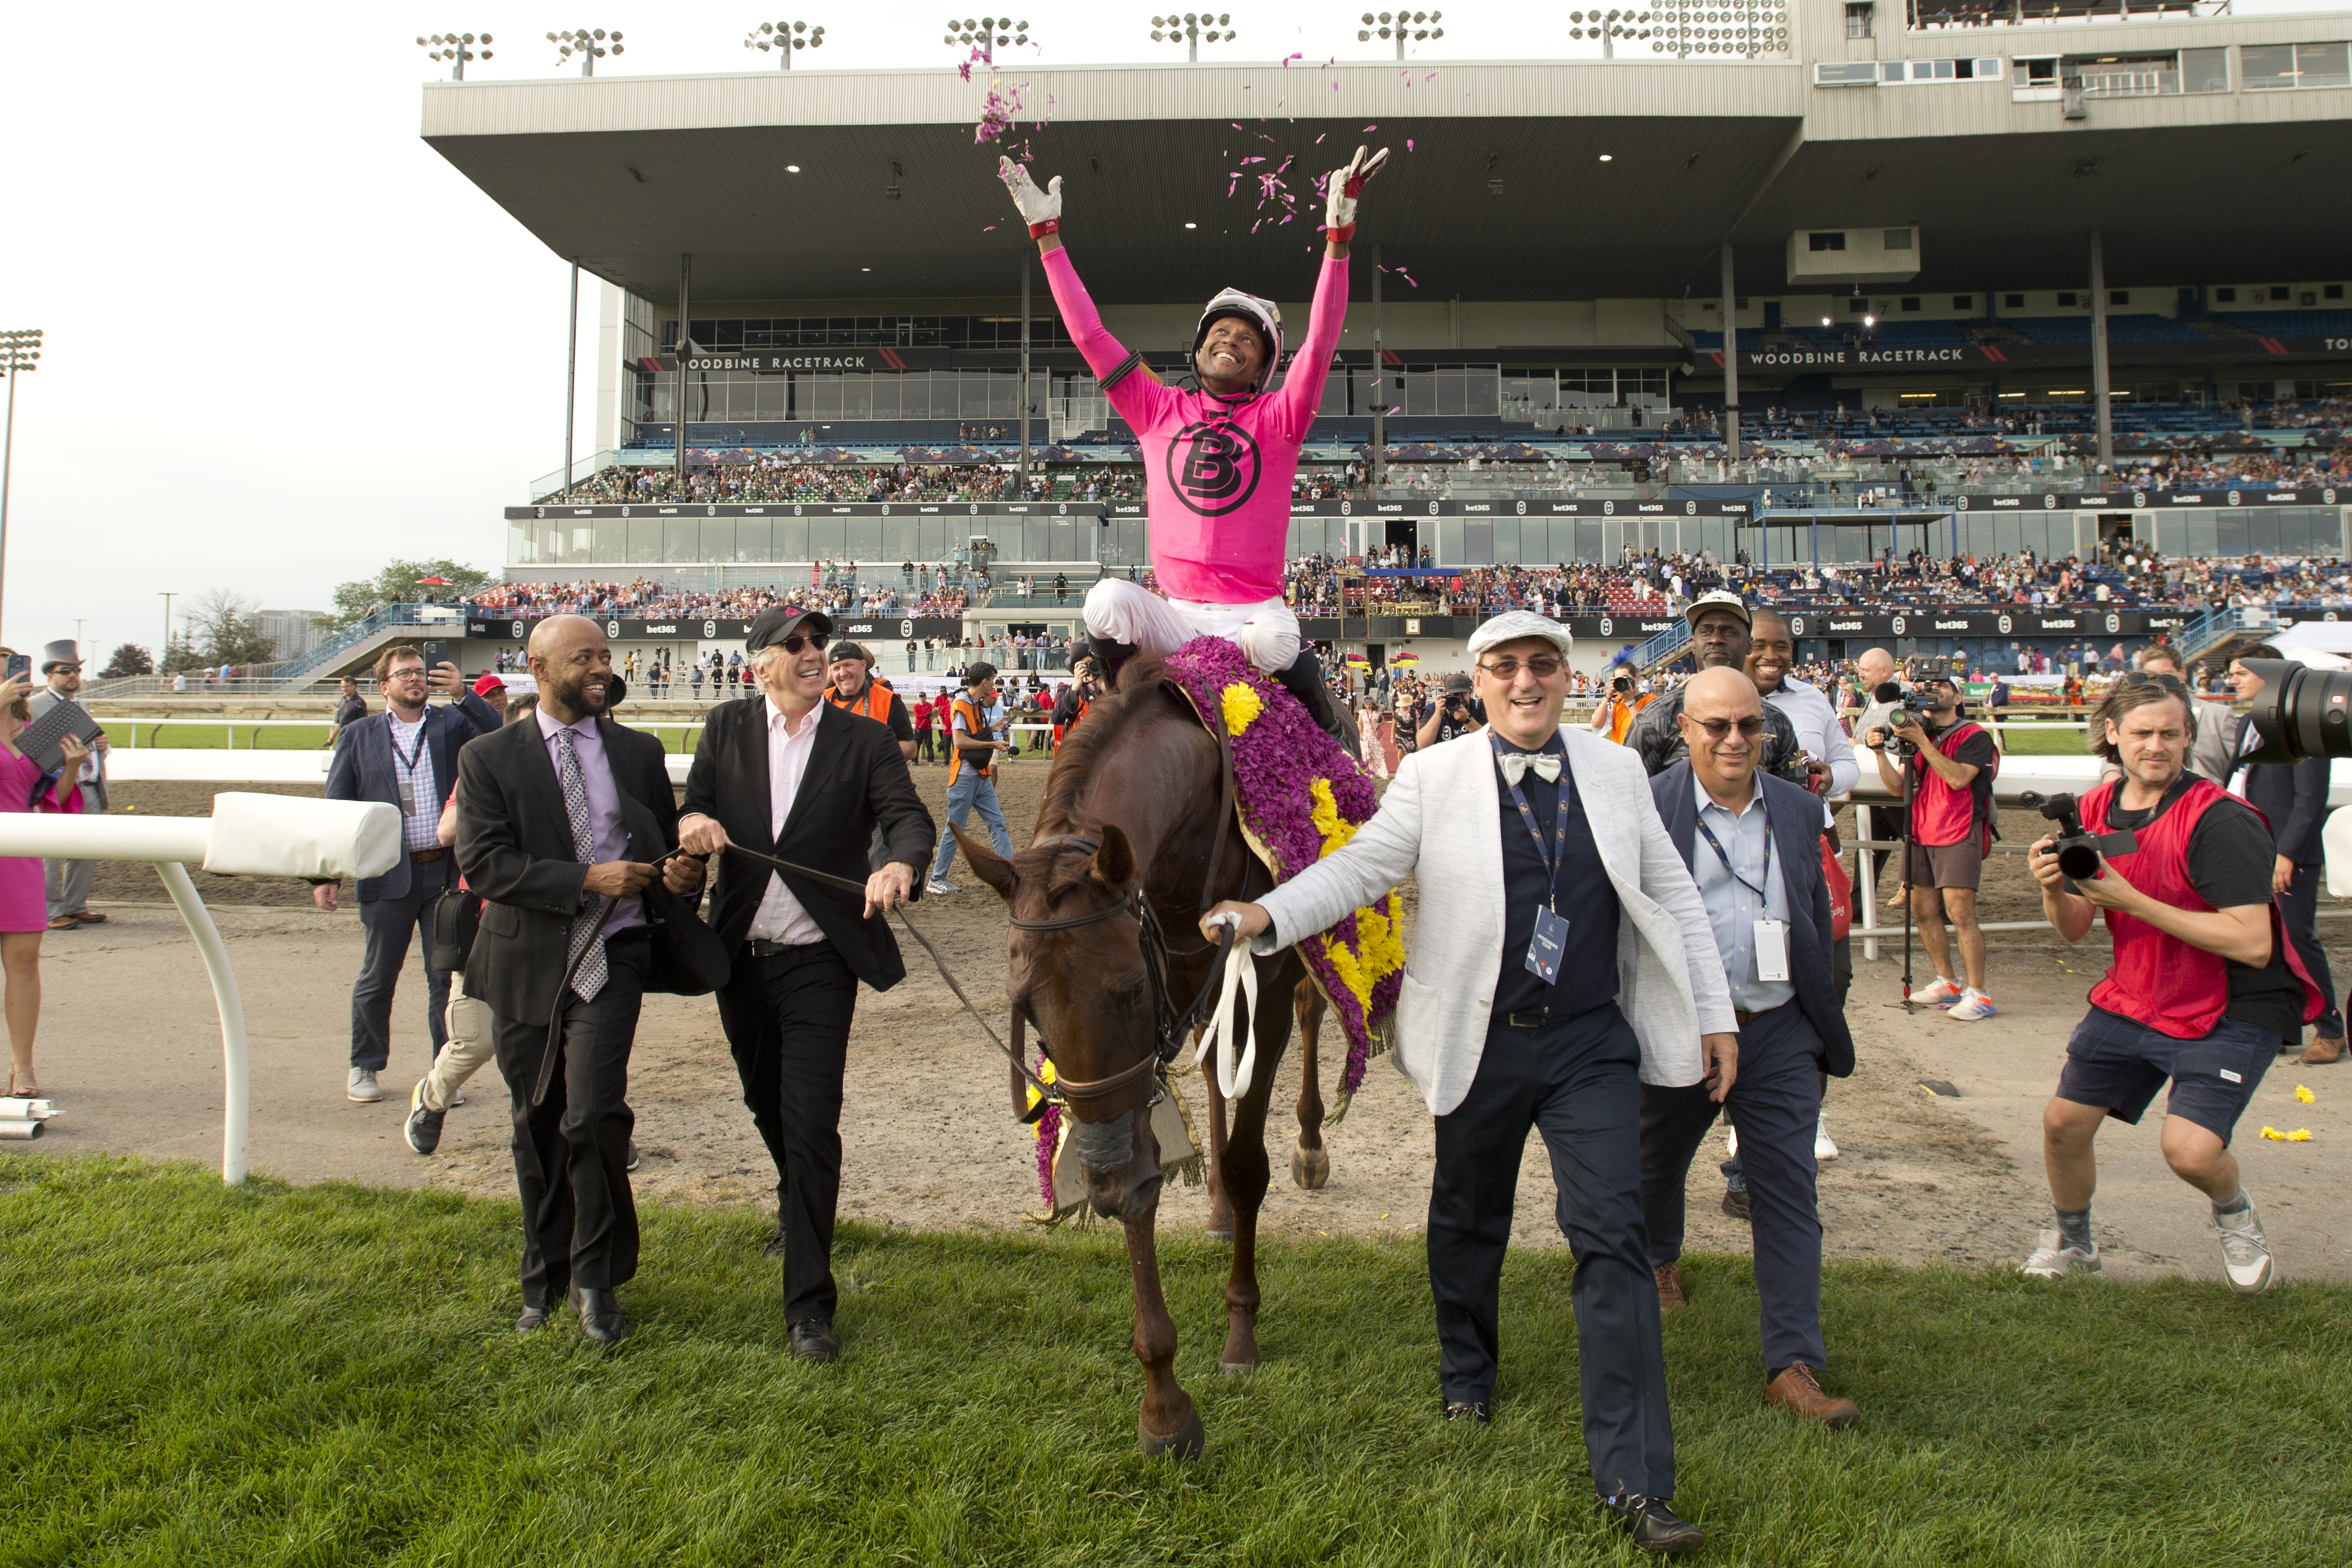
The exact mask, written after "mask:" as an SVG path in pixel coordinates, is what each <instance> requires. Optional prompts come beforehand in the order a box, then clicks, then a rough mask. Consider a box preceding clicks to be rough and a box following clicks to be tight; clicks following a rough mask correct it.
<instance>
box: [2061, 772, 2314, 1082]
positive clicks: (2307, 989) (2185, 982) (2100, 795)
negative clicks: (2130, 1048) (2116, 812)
mask: <svg viewBox="0 0 2352 1568" xmlns="http://www.w3.org/2000/svg"><path fill="white" fill-rule="evenodd" d="M2119 787H2120V785H2119V784H2117V782H2116V781H2115V780H2112V779H2110V780H2109V781H2108V782H2107V783H2105V784H2101V785H2100V786H2099V787H2098V788H2096V789H2095V790H2093V791H2091V793H2090V794H2088V795H2084V797H2083V800H2082V811H2083V826H2084V829H2085V830H2086V831H2088V832H2091V833H2105V831H2107V808H2108V806H2109V805H2112V804H2113V803H2114V801H2115V797H2116V790H2117V789H2118V788H2119ZM2230 798H2231V796H2230V795H2228V793H2227V792H2226V791H2224V790H2223V789H2222V788H2221V785H2219V784H2214V783H2212V782H2211V781H2210V780H2208V779H2193V780H2191V781H2190V783H2189V787H2188V788H2187V789H2186V790H2184V791H2182V792H2181V795H2180V797H2179V799H2178V800H2175V801H2174V802H2173V803H2172V805H2170V806H2169V807H2168V808H2167V809H2165V810H2164V811H2162V812H2160V813H2158V816H2157V818H2156V820H2155V821H2154V822H2151V823H2149V824H2148V825H2147V826H2145V827H2141V828H2138V829H2136V830H2135V833H2136V836H2137V838H2138V841H2139V847H2138V848H2137V850H2135V851H2133V852H2132V853H2131V854H2129V855H2111V856H2109V857H2107V863H2108V864H2109V865H2110V866H2113V867H2114V868H2116V870H2117V871H2119V872H2121V873H2122V874H2123V878H2124V879H2125V880H2126V881H2127V882H2129V883H2130V884H2131V885H2132V886H2133V887H2135V888H2137V889H2139V890H2140V891H2141V892H2143V893H2146V894H2147V896H2148V897H2149V898H2151V899H2154V900H2156V901H2157V902H2158V903H2160V904H2170V905H2171V906H2172V907H2173V908H2174V909H2177V910H2196V911H2198V912H2200V913H2202V912H2204V911H2206V910H2210V909H2211V908H2212V907H2213V906H2212V905H2211V904H2209V903H2207V902H2206V901H2205V900H2204V899H2203V898H2202V897H2200V895H2199V893H2198V891H2197V889H2196V886H2195V885H2194V884H2193V883H2191V882H2190V881H2189V836H2190V835H2191V834H2192V833H2194V832H2195V831H2196V830H2197V823H2198V820H2199V819H2200V817H2202V816H2204V815H2205V814H2206V813H2207V812H2208V811H2210V810H2211V809H2212V808H2213V807H2214V806H2215V805H2218V804H2219V803H2221V801H2223V800H2227V799H2230ZM2239 804H2241V805H2242V804H2244V803H2242V802H2241V803H2239ZM2246 809H2247V810H2248V811H2253V812H2254V815H2255V816H2261V815H2262V813H2261V812H2259V811H2255V810H2254V808H2253V807H2252V806H2251V805H2248V806H2247V807H2246ZM2100 912H2101V913H2102V914H2104V915H2105V917H2106V921H2107V932H2108V934H2109V935H2110V936H2112V937H2113V938H2114V939H2115V943H2116V961H2115V963H2113V964H2112V965H2111V966H2110V967H2109V968H2108V970H2107V973H2105V975H2104V976H2103V977H2101V979H2100V981H2099V983H2098V984H2096V985H2094V986H2092V987H2091V1005H2093V1006H2095V1007H2100V1008H2104V1009H2105V1010H2106V1011H2107V1012H2110V1013H2115V1014H2119V1015H2120V1016H2124V1017H2126V1018H2130V1019H2133V1020H2135V1021H2137V1022H2138V1023H2141V1024H2145V1025H2147V1026H2148V1027H2149V1028H2151V1029H2154V1030H2155V1031H2156V1032H2157V1033H2158V1034H2160V1035H2169V1036H2171V1037H2173V1038H2174V1039H2176V1040H2197V1039H2202V1038H2204V1037H2206V1036H2207V1035H2210V1034H2211V1033H2212V1032H2213V1027H2214V1026H2215V1025H2217V1024H2219V1023H2220V1022H2221V1015H2222V1014H2223V1013H2225V1012H2227V1011H2228V1010H2229V1006H2230V976H2229V965H2228V961H2227V960H2225V959H2223V958H2222V957H2221V955H2220V954H2219V953H2212V952H2206V951H2205V950H2204V949H2203V948H2201V947H2196V946H2192V945H2191V944H2189V943H2188V942H2183V941H2181V940H2180V939H2179V937H2177V936H2173V935H2171V934H2169V933H2168V932H2166V931H2158V929H2157V928H2156V927H2154V926H2152V925H2150V924H2148V923H2147V921H2144V920H2141V919H2140V918H2139V917H2138V916H2137V915H2129V914H2124V913H2121V912H2119V911H2117V910H2101V911H2100ZM2271 943H2272V946H2273V950H2274V951H2277V952H2284V954H2285V955H2286V964H2287V968H2288V969H2289V970H2291V971H2293V973H2294V977H2295V979H2296V980H2297V981H2298V982H2300V983H2301V984H2302V985H2303V1021H2304V1022H2305V1023H2306V1024H2308V1023H2309V1022H2311V1020H2313V1019H2314V1018H2316V1017H2317V1016H2319V1015H2320V1012H2321V1011H2322V1009H2323V1007H2324V1005H2325V1004H2324V1003H2323V1002H2322V1000H2321V998H2320V994H2319V988H2318V987H2317V986H2315V985H2314V984H2312V983H2311V976H2310V975H2309V974H2308V973H2305V971H2304V967H2303V959H2302V957H2301V955H2299V954H2298V953H2297V952H2295V951H2294V943H2293V942H2289V941H2287V939H2286V928H2285V926H2284V923H2282V922H2281V921H2280V919H2279V912H2278V900H2277V899H2276V898H2275V897H2273V899H2272V900H2271Z"/></svg>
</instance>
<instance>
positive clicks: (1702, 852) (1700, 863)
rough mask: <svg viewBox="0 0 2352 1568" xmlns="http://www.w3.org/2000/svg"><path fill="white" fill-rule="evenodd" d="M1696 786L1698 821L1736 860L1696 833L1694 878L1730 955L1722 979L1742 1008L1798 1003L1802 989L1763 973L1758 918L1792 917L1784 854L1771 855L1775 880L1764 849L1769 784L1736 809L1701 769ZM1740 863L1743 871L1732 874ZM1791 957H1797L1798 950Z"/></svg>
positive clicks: (1718, 946)
mask: <svg viewBox="0 0 2352 1568" xmlns="http://www.w3.org/2000/svg"><path fill="white" fill-rule="evenodd" d="M1691 788H1692V790H1693V791H1694V792H1696V795H1697V796H1698V819H1699V821H1700V822H1702V823H1705V824H1706V826H1707V827H1708V828H1709V829H1710V830H1712V831H1713V833H1714V834H1715V837H1716V841H1717V843H1719V844H1721V845H1722V846H1723V853H1724V855H1727V856H1729V857H1730V858H1731V867H1730V868H1726V867H1725V865H1724V863H1723V856H1718V855H1717V854H1716V852H1715V849H1714V847H1713V846H1711V845H1709V844H1708V843H1707V841H1706V834H1705V833H1700V832H1697V831H1696V830H1694V831H1693V832H1692V834H1691V880H1692V881H1694V882H1696V883H1697V884H1698V896H1699V901H1700V902H1701V903H1703V904H1705V905H1706V922H1707V924H1708V925H1709V926H1710V927H1711V928H1713V930H1714V931H1715V950H1716V952H1719V953H1721V954H1722V955H1723V978H1724V981H1725V983H1726V984H1727V985H1729V986H1730V988H1731V1005H1733V1006H1734V1007H1737V1008H1738V1009H1739V1011H1741V1012H1743V1013H1765V1012H1769V1011H1770V1010H1771V1009H1773V1008H1775V1007H1779V1006H1781V1005H1785V1004H1787V1003H1789V1002H1791V1001H1794V1000H1795V999H1796V995H1797V988H1796V986H1795V985H1794V984H1790V982H1789V981H1786V980H1759V979H1758V978H1756V922H1757V921H1759V920H1764V919H1769V920H1776V921H1780V923H1781V924H1782V925H1783V926H1786V925H1787V924H1788V923H1789V879H1788V873H1787V869H1786V868H1785V867H1783V866H1782V865H1781V861H1782V860H1783V858H1785V857H1783V856H1780V855H1778V854H1776V855H1774V856H1773V857H1772V862H1771V866H1770V868H1769V879H1768V874H1767V868H1766V866H1765V861H1764V856H1765V847H1766V846H1767V845H1768V844H1769V843H1770V842H1771V838H1772V824H1771V820H1770V818H1769V816H1767V815H1766V813H1765V810H1764V786H1763V784H1761V782H1754V783H1753V784H1752V788H1753V791H1754V793H1752V794H1751V795H1749V796H1748V804H1747V805H1744V806H1742V807H1740V808H1739V811H1738V814H1737V815H1735V814H1733V813H1732V812H1729V811H1727V810H1725V809H1724V808H1723V807H1722V806H1719V805H1716V803H1715V801H1714V798H1713V797H1712V796H1710V795H1708V794H1707V793H1706V785H1705V784H1701V783H1700V782H1699V778H1698V774H1697V773H1696V771H1694V772H1693V773H1692V774H1691ZM1734 869H1736V870H1737V871H1738V873H1739V875H1738V876H1737V877H1735V876H1733V875H1732V870H1734ZM1742 878H1745V879H1746V880H1745V881H1742V880H1741V879H1742ZM1751 884H1752V886H1751ZM1759 887H1760V888H1762V889H1764V892H1763V895H1762V896H1761V897H1759V896H1758V894H1757V892H1756V889H1757V888H1759ZM1791 945H1792V946H1793V940H1792V941H1791ZM1790 956H1791V962H1794V954H1793V953H1791V955H1790Z"/></svg>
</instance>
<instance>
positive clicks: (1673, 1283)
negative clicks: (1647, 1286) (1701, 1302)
mask: <svg viewBox="0 0 2352 1568" xmlns="http://www.w3.org/2000/svg"><path fill="white" fill-rule="evenodd" d="M1650 1277H1651V1278H1652V1279H1655V1280H1656V1281H1657V1282H1658V1310H1659V1311H1661V1312H1671V1311H1673V1310H1675V1308H1677V1307H1680V1306H1685V1305H1687V1304H1688V1302H1689V1300H1690V1298H1689V1297H1687V1296H1685V1295H1684V1294H1683V1266H1682V1265H1681V1264H1679V1263H1661V1264H1659V1265H1658V1266H1657V1267H1656V1268H1653V1269H1651V1270H1650Z"/></svg>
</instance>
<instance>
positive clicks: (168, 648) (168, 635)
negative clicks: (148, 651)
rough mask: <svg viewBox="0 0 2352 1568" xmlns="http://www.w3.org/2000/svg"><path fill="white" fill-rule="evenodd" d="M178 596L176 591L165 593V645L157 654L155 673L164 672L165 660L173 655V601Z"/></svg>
mask: <svg viewBox="0 0 2352 1568" xmlns="http://www.w3.org/2000/svg"><path fill="white" fill-rule="evenodd" d="M178 597H179V594H178V593H177V592H176V591H174V592H173V593H169V594H164V595H163V647H162V648H161V649H160V650H159V651H158V652H157V653H156V655H155V673H156V674H158V675H161V674H163V661H164V660H165V659H167V658H171V657H172V601H173V599H176V598H178Z"/></svg>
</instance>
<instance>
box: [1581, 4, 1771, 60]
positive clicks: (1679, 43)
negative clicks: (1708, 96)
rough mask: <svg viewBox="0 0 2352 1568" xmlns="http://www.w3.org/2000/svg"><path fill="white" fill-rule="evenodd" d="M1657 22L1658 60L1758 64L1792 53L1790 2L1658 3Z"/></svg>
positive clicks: (1653, 48)
mask: <svg viewBox="0 0 2352 1568" xmlns="http://www.w3.org/2000/svg"><path fill="white" fill-rule="evenodd" d="M1570 20H1571V21H1572V20H1574V18H1573V17H1572V16H1571V17H1570ZM1651 20H1652V23H1653V26H1651V29H1650V37H1651V39H1652V42H1651V44H1650V49H1651V52H1652V53H1654V54H1662V55H1673V56H1674V57H1675V58H1677V59H1687V58H1690V57H1691V56H1693V55H1732V56H1735V57H1738V58H1741V59H1755V58H1758V57H1759V56H1763V55H1785V54H1787V53H1788V52H1789V6H1788V4H1787V0H1653V12H1652V16H1651Z"/></svg>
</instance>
